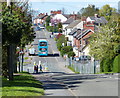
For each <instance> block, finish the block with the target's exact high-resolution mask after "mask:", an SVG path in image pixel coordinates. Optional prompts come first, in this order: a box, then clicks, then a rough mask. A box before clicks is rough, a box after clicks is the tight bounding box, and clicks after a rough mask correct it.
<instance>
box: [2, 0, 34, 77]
mask: <svg viewBox="0 0 120 98" xmlns="http://www.w3.org/2000/svg"><path fill="white" fill-rule="evenodd" d="M2 9H3V10H2V21H1V22H2V28H3V30H2V35H3V39H2V40H3V41H2V42H3V44H2V46H3V49H2V50H3V60H2V61H3V62H2V63H3V66H4V68H5V69H3V72H4V73H6V74H7V73H8V71H10V69H9V68H10V66H8V65H12V67H13V64H14V62H13V61H15V58H17V57H16V56H15V55H16V54H15V53H16V47H17V46H21V47H23V46H25V44H27V43H28V42H30V41H31V37H32V36H31V34H32V33H33V29H32V28H31V26H32V16H31V15H32V14H31V13H32V12H31V10H29V6H28V1H26V2H23V3H21V2H12V5H11V6H10V7H7V6H6V3H5V2H2ZM11 46H14V47H11ZM10 47H11V48H10ZM11 49H12V50H11ZM10 53H12V54H11V55H10ZM11 57H12V59H11V61H12V63H11V64H10V63H9V62H8V61H10V60H8V61H7V58H11ZM13 57H14V58H13ZM5 59H6V60H5ZM11 72H12V71H11ZM4 73H3V75H4ZM12 73H13V72H12ZM7 75H8V74H7ZM9 79H10V78H9Z"/></svg>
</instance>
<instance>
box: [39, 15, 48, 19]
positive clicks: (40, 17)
mask: <svg viewBox="0 0 120 98" xmlns="http://www.w3.org/2000/svg"><path fill="white" fill-rule="evenodd" d="M46 16H48V15H40V16H38V17H37V18H39V19H43V18H44V17H46Z"/></svg>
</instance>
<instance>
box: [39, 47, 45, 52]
mask: <svg viewBox="0 0 120 98" xmlns="http://www.w3.org/2000/svg"><path fill="white" fill-rule="evenodd" d="M39 50H40V51H41V52H45V51H47V49H46V48H40V49H39Z"/></svg>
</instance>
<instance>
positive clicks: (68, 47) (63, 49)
mask: <svg viewBox="0 0 120 98" xmlns="http://www.w3.org/2000/svg"><path fill="white" fill-rule="evenodd" d="M72 50H73V49H72V46H64V47H62V49H61V52H62V53H63V54H68V52H70V51H72Z"/></svg>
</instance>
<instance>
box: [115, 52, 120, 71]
mask: <svg viewBox="0 0 120 98" xmlns="http://www.w3.org/2000/svg"><path fill="white" fill-rule="evenodd" d="M113 72H116V73H120V54H119V55H118V56H116V57H115V59H114V62H113Z"/></svg>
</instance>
